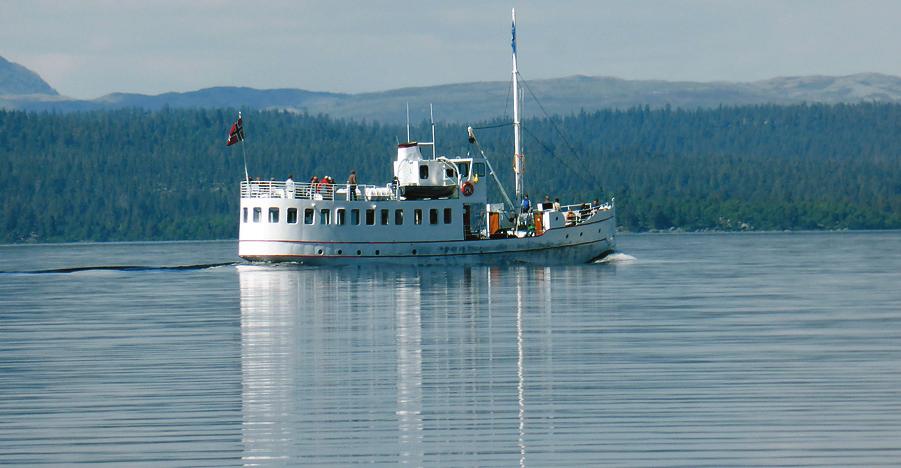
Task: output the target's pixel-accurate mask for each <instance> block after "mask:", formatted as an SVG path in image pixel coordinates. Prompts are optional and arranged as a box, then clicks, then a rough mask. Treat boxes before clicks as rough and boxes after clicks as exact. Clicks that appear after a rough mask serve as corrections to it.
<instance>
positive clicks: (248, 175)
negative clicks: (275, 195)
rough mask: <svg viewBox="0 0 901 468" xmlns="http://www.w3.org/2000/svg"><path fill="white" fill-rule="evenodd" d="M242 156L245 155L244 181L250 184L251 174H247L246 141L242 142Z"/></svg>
mask: <svg viewBox="0 0 901 468" xmlns="http://www.w3.org/2000/svg"><path fill="white" fill-rule="evenodd" d="M241 154H242V155H244V179H245V180H247V183H248V184H249V183H250V174H249V173H248V172H247V151H245V150H244V140H241Z"/></svg>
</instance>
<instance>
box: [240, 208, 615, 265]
mask: <svg viewBox="0 0 901 468" xmlns="http://www.w3.org/2000/svg"><path fill="white" fill-rule="evenodd" d="M614 229H615V227H614V226H613V220H612V219H606V220H603V221H597V222H595V223H591V224H585V225H579V226H573V227H568V228H562V229H557V230H553V231H549V232H547V233H545V234H544V235H542V236H535V237H525V238H521V239H480V240H465V241H434V242H429V241H417V242H377V243H375V242H317V241H300V240H285V239H279V240H275V239H272V240H263V239H241V240H240V244H239V255H240V256H241V257H242V258H244V259H246V260H249V261H265V262H298V263H304V264H309V265H362V264H405V265H410V264H415V265H500V264H512V263H526V264H540V265H553V264H577V263H588V262H591V261H593V260H597V259H600V258H603V257H604V256H606V255H607V254H609V253H611V252H613V250H614V249H615V247H616V243H615V234H614ZM567 236H568V238H567Z"/></svg>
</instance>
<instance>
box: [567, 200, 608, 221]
mask: <svg viewBox="0 0 901 468" xmlns="http://www.w3.org/2000/svg"><path fill="white" fill-rule="evenodd" d="M612 208H613V204H612V203H610V202H607V203H601V204H600V205H592V204H591V203H577V204H574V205H564V206H561V207H560V211H561V212H563V213H566V214H565V216H566V223H567V225H573V224H581V223H582V222H583V221H585V220H586V219H588V218H590V217H592V216H593V215H594V214H595V213H597V212H598V211H607V210H610V209H612Z"/></svg>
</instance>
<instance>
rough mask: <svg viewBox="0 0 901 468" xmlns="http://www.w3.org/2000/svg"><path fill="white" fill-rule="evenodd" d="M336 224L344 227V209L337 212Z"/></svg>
mask: <svg viewBox="0 0 901 468" xmlns="http://www.w3.org/2000/svg"><path fill="white" fill-rule="evenodd" d="M335 224H337V225H338V226H344V208H338V209H337V210H335Z"/></svg>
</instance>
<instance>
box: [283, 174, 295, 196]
mask: <svg viewBox="0 0 901 468" xmlns="http://www.w3.org/2000/svg"><path fill="white" fill-rule="evenodd" d="M294 189H295V186H294V174H288V179H287V180H285V196H286V197H288V198H294Z"/></svg>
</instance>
